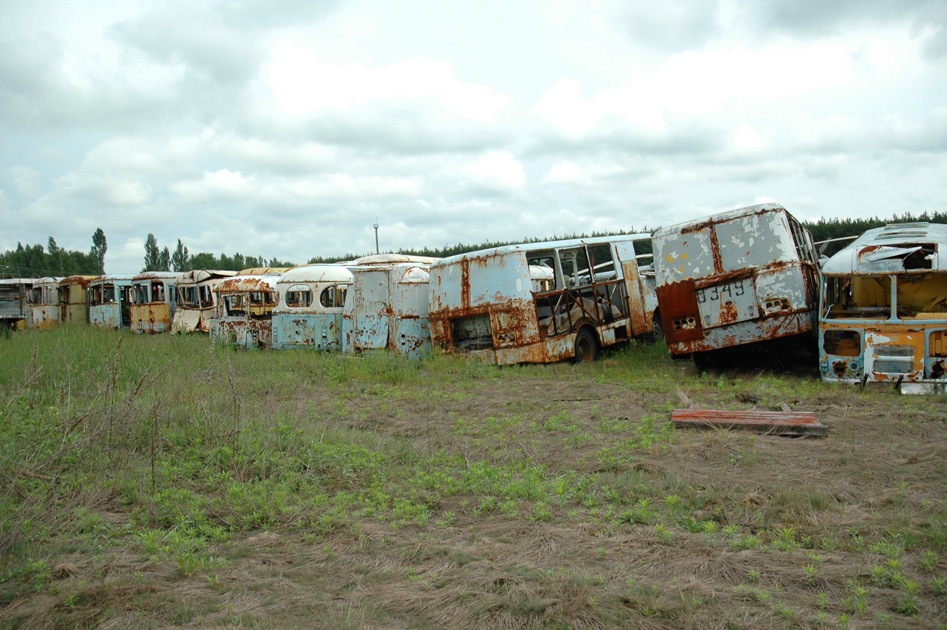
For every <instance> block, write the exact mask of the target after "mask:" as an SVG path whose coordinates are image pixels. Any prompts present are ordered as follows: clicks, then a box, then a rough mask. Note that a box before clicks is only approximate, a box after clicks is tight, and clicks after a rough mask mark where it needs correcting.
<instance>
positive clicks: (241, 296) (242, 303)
mask: <svg viewBox="0 0 947 630" xmlns="http://www.w3.org/2000/svg"><path fill="white" fill-rule="evenodd" d="M223 298H224V312H225V313H226V315H227V316H234V315H245V314H246V312H247V303H248V300H247V295H246V294H245V293H231V294H229V295H224V296H223Z"/></svg>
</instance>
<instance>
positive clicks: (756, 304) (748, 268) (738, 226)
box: [653, 204, 818, 355]
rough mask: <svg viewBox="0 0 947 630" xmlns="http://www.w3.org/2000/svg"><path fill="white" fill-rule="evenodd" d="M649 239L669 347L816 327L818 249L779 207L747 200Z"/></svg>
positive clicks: (701, 346)
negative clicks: (741, 205)
mask: <svg viewBox="0 0 947 630" xmlns="http://www.w3.org/2000/svg"><path fill="white" fill-rule="evenodd" d="M653 244H654V253H655V262H654V265H655V277H656V284H657V287H656V293H657V299H658V308H659V311H660V314H661V323H662V328H663V332H664V335H665V339H666V341H667V344H668V348H669V349H670V351H671V353H672V354H676V355H685V354H689V353H694V352H707V351H711V350H718V349H722V348H728V347H733V346H740V345H745V344H751V343H756V342H760V341H767V340H771V339H776V338H779V337H786V336H791V335H801V334H806V333H811V332H813V331H814V330H815V317H816V302H817V293H816V285H817V281H816V278H817V273H818V268H817V259H816V254H815V249H814V247H813V244H812V238H811V236H810V235H809V233H808V232H807V231H806V230H805V229H804V228H803V227H802V226H801V224H799V222H798V221H796V220H795V218H793V217H792V216H791V215H790V214H789V213H788V212H787V211H786V210H785V209H784V208H783V207H782V206H779V205H775V204H763V205H758V206H750V207H748V208H741V209H738V210H734V211H731V212H726V213H722V214H719V215H715V216H712V217H708V218H705V219H701V220H699V221H695V222H690V223H685V224H681V225H676V226H670V227H667V228H663V229H661V230H658V231H657V232H655V234H654V240H653Z"/></svg>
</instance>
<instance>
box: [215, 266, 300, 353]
mask: <svg viewBox="0 0 947 630" xmlns="http://www.w3.org/2000/svg"><path fill="white" fill-rule="evenodd" d="M248 271H249V270H244V271H241V272H240V273H239V274H237V275H236V276H233V277H232V278H225V279H224V280H221V281H220V282H219V283H218V284H217V287H216V288H215V289H214V292H215V293H216V294H217V307H216V309H215V311H214V316H213V317H212V318H211V320H210V337H211V340H213V341H215V342H220V343H225V344H230V345H234V346H237V347H244V348H267V347H269V346H270V341H271V338H272V331H273V321H272V318H273V309H274V308H276V305H277V304H278V301H279V293H277V291H276V283H277V282H278V281H279V275H257V274H249V273H248ZM254 271H257V270H254ZM266 271H269V272H271V273H273V274H281V273H283V272H284V271H287V270H277V269H267V270H266Z"/></svg>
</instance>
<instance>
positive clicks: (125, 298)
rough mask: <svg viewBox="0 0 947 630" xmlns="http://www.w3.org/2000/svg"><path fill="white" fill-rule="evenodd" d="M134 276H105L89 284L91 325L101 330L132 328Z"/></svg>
mask: <svg viewBox="0 0 947 630" xmlns="http://www.w3.org/2000/svg"><path fill="white" fill-rule="evenodd" d="M131 287H132V276H111V275H105V276H100V277H98V278H96V279H95V280H92V281H91V282H90V283H89V290H88V294H89V323H90V324H92V325H93V326H98V327H101V328H112V329H116V330H118V329H121V328H131Z"/></svg>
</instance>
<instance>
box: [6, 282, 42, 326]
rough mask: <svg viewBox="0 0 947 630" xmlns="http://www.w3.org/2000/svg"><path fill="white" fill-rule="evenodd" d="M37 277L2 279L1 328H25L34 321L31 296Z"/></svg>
mask: <svg viewBox="0 0 947 630" xmlns="http://www.w3.org/2000/svg"><path fill="white" fill-rule="evenodd" d="M34 282H36V279H35V278H3V279H0V329H7V330H25V329H26V328H29V327H30V325H31V324H32V322H33V307H32V305H31V304H30V296H31V295H32V292H33V283H34Z"/></svg>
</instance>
